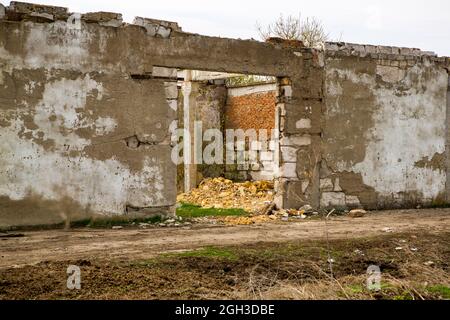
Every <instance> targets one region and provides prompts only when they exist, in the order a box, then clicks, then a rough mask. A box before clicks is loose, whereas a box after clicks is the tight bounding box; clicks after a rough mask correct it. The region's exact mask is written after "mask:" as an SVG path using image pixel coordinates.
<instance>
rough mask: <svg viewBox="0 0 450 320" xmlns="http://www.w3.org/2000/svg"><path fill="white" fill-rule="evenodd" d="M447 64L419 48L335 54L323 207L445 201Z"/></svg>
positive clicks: (328, 85) (331, 53)
mask: <svg viewBox="0 0 450 320" xmlns="http://www.w3.org/2000/svg"><path fill="white" fill-rule="evenodd" d="M447 62H448V60H446V59H445V58H437V57H435V56H434V55H433V54H432V53H423V52H420V50H419V51H418V50H415V49H405V48H392V47H374V46H357V45H353V46H352V45H343V44H342V45H341V44H334V45H333V46H330V47H329V48H328V51H327V57H326V64H325V70H326V81H325V105H326V109H325V110H324V127H323V143H322V161H321V169H320V191H321V206H323V207H331V206H338V207H339V206H341V207H345V206H347V207H358V206H361V205H362V206H364V207H366V208H395V207H415V206H416V205H419V204H421V205H424V204H425V205H429V204H442V203H443V202H445V199H446V179H447V173H446V170H447V169H446V141H447V136H446V135H447V134H446V126H447V121H448V120H447V119H448V118H447V88H448V74H447V71H446V69H445V66H446V65H447Z"/></svg>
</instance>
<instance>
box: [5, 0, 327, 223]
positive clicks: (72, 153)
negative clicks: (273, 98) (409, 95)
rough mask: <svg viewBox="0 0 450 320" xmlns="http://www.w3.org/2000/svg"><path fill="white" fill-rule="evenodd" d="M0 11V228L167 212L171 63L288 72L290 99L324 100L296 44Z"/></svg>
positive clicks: (162, 25)
mask: <svg viewBox="0 0 450 320" xmlns="http://www.w3.org/2000/svg"><path fill="white" fill-rule="evenodd" d="M0 19H1V20H0V53H1V54H0V68H1V70H0V75H1V76H0V112H1V117H0V119H1V123H0V135H1V139H0V141H1V142H0V143H1V147H0V148H1V155H0V171H1V174H0V179H1V181H0V202H1V206H0V208H1V209H0V225H1V226H12V225H25V224H48V223H58V222H61V221H67V220H75V219H81V218H84V217H91V216H95V215H107V216H111V215H121V214H129V215H134V214H140V212H141V211H142V210H140V209H146V210H144V212H147V213H154V212H165V213H170V212H172V207H173V205H174V204H175V195H176V187H175V185H176V183H175V179H176V166H175V164H173V163H172V161H171V160H170V152H171V139H170V133H171V130H173V129H174V121H175V120H176V109H177V102H176V97H177V93H176V83H175V84H174V82H171V80H174V79H173V77H176V71H177V70H176V68H180V69H191V70H198V69H200V70H212V71H224V72H230V73H251V74H261V75H271V76H277V77H288V78H289V79H290V81H291V83H290V84H289V86H290V89H289V92H287V94H286V96H288V95H289V99H290V101H292V103H295V104H300V106H301V107H303V106H304V103H303V102H304V101H306V100H308V99H319V98H320V92H321V89H322V83H321V80H320V79H318V78H317V76H316V73H315V70H314V68H315V64H316V63H315V62H313V59H312V55H311V53H310V50H308V49H304V48H303V49H302V48H290V47H285V46H284V45H283V44H278V43H275V44H269V43H260V42H257V41H242V40H232V39H223V38H215V37H204V36H199V35H193V34H188V33H183V32H181V29H180V28H179V27H178V26H177V25H176V24H175V23H170V22H164V21H157V20H151V19H143V18H138V19H136V20H135V23H134V24H124V23H122V21H121V15H120V14H115V13H90V14H84V15H81V20H80V21H78V19H77V17H76V16H72V15H71V14H70V13H69V12H68V11H67V9H65V8H59V7H47V6H38V5H30V4H21V3H13V2H12V3H11V5H10V7H9V8H6V10H5V15H4V16H0ZM68 22H70V23H68ZM311 68H312V69H311ZM310 69H311V70H310ZM289 103H291V102H289ZM293 109H294V108H291V107H289V105H286V111H285V116H286V119H291V120H290V121H293V122H294V123H295V122H296V118H297V117H303V116H302V115H301V114H299V112H301V111H298V110H295V111H294V110H293ZM295 109H298V108H295ZM287 126H288V127H289V126H290V124H289V121H287ZM175 127H176V122H175ZM295 130H296V129H295ZM295 130H294V131H295ZM288 131H289V130H287V131H286V132H285V134H286V135H289V134H290V132H288ZM295 133H296V134H302V132H295ZM308 170H310V169H308ZM286 174H287V175H286V176H283V174H282V175H281V177H282V180H280V189H279V190H280V194H281V195H282V198H283V199H285V198H286V194H285V193H284V190H285V188H288V189H289V188H290V189H292V188H291V186H289V182H290V181H291V180H292V179H291V177H290V173H289V174H288V173H286ZM305 179H309V178H305ZM295 181H297V180H296V179H295ZM315 182H317V180H316V181H315ZM311 185H316V186H317V187H318V184H317V183H313V181H312V183H311ZM294 189H295V188H294ZM294 192H303V191H302V190H297V189H295V190H294ZM135 210H137V211H135Z"/></svg>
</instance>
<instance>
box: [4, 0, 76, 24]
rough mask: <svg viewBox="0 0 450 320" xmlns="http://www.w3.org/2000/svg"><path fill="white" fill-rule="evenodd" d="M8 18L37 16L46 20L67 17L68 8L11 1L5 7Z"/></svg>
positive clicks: (18, 18) (18, 19) (20, 18)
mask: <svg viewBox="0 0 450 320" xmlns="http://www.w3.org/2000/svg"><path fill="white" fill-rule="evenodd" d="M7 13H8V18H11V19H12V20H17V21H20V20H23V19H26V18H27V17H28V18H39V19H44V20H46V21H53V20H56V19H58V20H59V19H67V17H68V16H69V14H68V9H67V8H65V7H56V6H46V5H40V4H34V3H26V2H17V1H11V2H10V4H9V7H8V8H7Z"/></svg>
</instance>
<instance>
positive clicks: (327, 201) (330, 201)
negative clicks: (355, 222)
mask: <svg viewBox="0 0 450 320" xmlns="http://www.w3.org/2000/svg"><path fill="white" fill-rule="evenodd" d="M320 206H321V207H323V208H329V207H345V194H344V193H342V192H323V193H322V196H321V197H320Z"/></svg>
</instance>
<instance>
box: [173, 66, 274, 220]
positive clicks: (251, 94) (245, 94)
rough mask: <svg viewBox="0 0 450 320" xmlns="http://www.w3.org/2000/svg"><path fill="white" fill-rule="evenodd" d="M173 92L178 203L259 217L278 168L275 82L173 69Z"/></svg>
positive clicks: (271, 196)
mask: <svg viewBox="0 0 450 320" xmlns="http://www.w3.org/2000/svg"><path fill="white" fill-rule="evenodd" d="M177 88H178V102H177V105H178V108H177V113H178V137H177V138H176V139H175V140H176V141H177V146H178V148H179V149H178V150H180V152H179V155H180V160H181V158H182V160H183V161H180V162H179V163H178V167H177V190H178V199H177V200H178V202H181V203H188V204H194V205H199V206H202V207H205V208H213V207H214V208H224V209H232V208H235V209H244V210H245V211H246V212H249V213H257V212H261V211H262V210H263V209H264V207H267V205H270V204H271V203H272V202H273V201H274V197H275V193H276V192H275V189H274V186H275V181H276V179H277V178H278V174H279V167H280V150H279V136H280V130H279V119H280V112H281V110H280V99H279V97H280V89H279V88H280V86H279V84H278V79H277V78H276V77H271V76H262V75H244V74H235V73H224V72H210V71H199V70H179V71H178V82H177ZM219 140H220V141H219ZM181 149H182V150H181Z"/></svg>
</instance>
